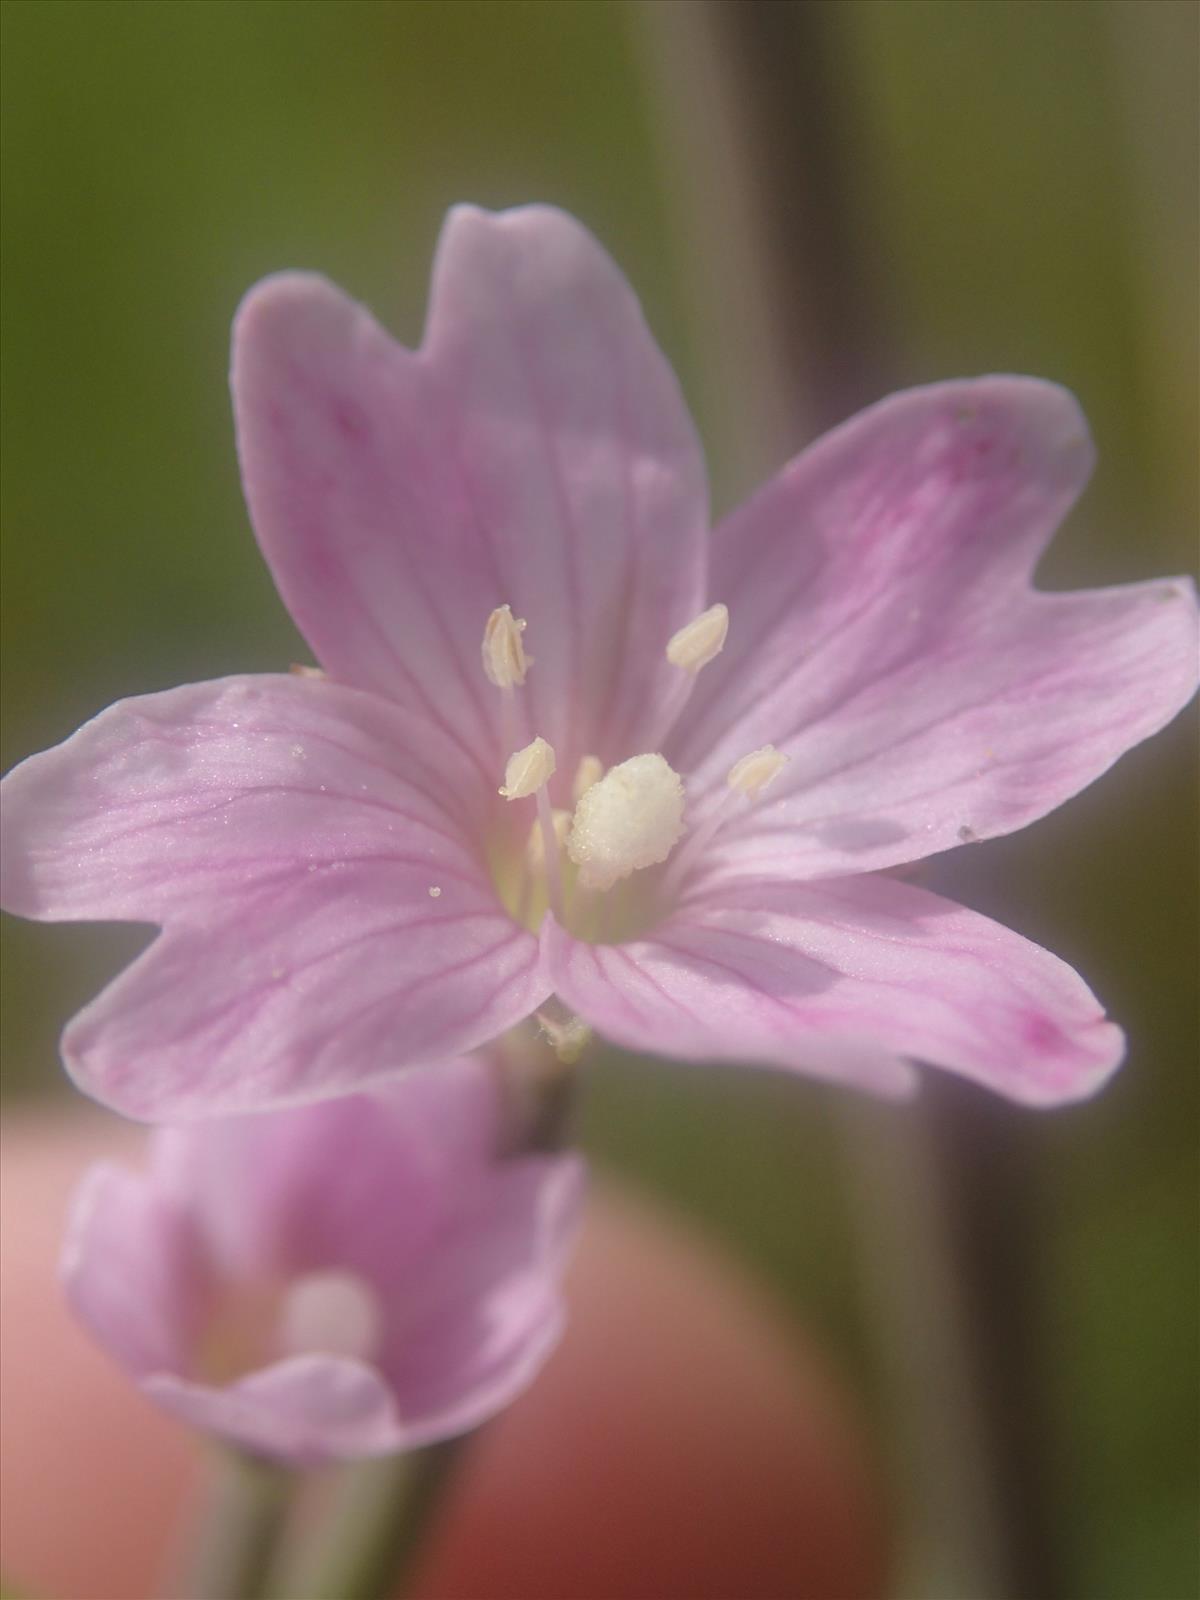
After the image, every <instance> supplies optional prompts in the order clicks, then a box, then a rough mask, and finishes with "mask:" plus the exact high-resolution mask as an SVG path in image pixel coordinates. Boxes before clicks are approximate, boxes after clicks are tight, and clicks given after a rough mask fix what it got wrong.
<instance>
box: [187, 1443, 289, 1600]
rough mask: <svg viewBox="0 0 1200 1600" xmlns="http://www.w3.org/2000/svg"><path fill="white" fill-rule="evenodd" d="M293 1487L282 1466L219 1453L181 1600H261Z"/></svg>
mask: <svg viewBox="0 0 1200 1600" xmlns="http://www.w3.org/2000/svg"><path fill="white" fill-rule="evenodd" d="M295 1483H296V1478H295V1474H294V1473H292V1472H290V1471H289V1470H288V1469H287V1468H286V1467H281V1466H276V1465H275V1464H274V1463H272V1462H269V1461H264V1460H262V1459H261V1458H259V1457H257V1456H250V1455H246V1454H243V1453H242V1452H240V1451H229V1452H224V1453H223V1454H222V1456H221V1458H220V1460H219V1467H218V1475H217V1481H216V1485H215V1487H214V1489H213V1491H212V1494H211V1498H210V1502H209V1505H208V1508H207V1510H206V1512H205V1513H204V1516H203V1519H202V1522H201V1528H200V1536H199V1539H198V1540H197V1542H196V1545H195V1548H194V1551H193V1554H192V1557H191V1560H190V1561H189V1563H188V1567H187V1570H186V1572H185V1574H184V1579H183V1585H182V1593H183V1594H184V1595H185V1596H186V1597H187V1600H263V1597H264V1596H265V1595H267V1594H268V1593H269V1585H270V1578H271V1574H272V1570H273V1568H274V1565H275V1561H276V1556H277V1552H278V1549H279V1543H280V1539H281V1538H282V1535H283V1530H284V1527H285V1525H286V1523H287V1517H288V1510H289V1508H290V1505H291V1500H292V1493H293V1489H294V1487H295Z"/></svg>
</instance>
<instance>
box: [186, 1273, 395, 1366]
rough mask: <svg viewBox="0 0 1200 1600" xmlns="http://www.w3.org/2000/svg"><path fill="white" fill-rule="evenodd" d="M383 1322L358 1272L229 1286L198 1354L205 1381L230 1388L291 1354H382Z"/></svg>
mask: <svg viewBox="0 0 1200 1600" xmlns="http://www.w3.org/2000/svg"><path fill="white" fill-rule="evenodd" d="M382 1332H383V1318H382V1313H381V1310H380V1306H379V1299H378V1296H377V1295H376V1293H375V1291H374V1289H372V1287H371V1286H370V1284H368V1283H367V1282H366V1281H365V1280H364V1279H363V1278H360V1277H359V1276H358V1275H357V1273H352V1272H342V1271H339V1270H332V1271H326V1272H306V1273H303V1274H302V1275H301V1276H300V1277H298V1278H293V1279H292V1280H291V1282H290V1283H284V1284H282V1285H281V1284H280V1283H278V1282H274V1283H262V1282H256V1283H252V1284H250V1283H246V1284H228V1285H226V1286H225V1287H224V1289H223V1290H222V1292H221V1293H220V1295H219V1297H218V1299H217V1301H216V1304H215V1306H214V1309H213V1311H212V1313H211V1315H210V1316H209V1318H208V1321H207V1324H206V1327H205V1330H204V1335H203V1338H202V1339H201V1342H200V1347H199V1350H198V1351H197V1356H196V1367H197V1370H198V1373H199V1375H200V1377H201V1378H203V1379H204V1380H206V1381H207V1382H209V1383H220V1384H225V1383H232V1382H233V1381H234V1380H235V1379H237V1378H241V1377H244V1376H245V1375H246V1373H248V1372H254V1371H256V1370H258V1369H259V1368H261V1367H264V1366H268V1365H269V1364H270V1363H271V1362H273V1361H279V1360H283V1359H284V1358H286V1357H288V1356H298V1355H330V1356H348V1357H352V1358H354V1359H356V1360H359V1361H370V1360H372V1359H373V1358H374V1356H375V1355H376V1354H377V1353H378V1350H379V1344H380V1340H381V1337H382Z"/></svg>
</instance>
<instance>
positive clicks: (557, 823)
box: [525, 807, 571, 872]
mask: <svg viewBox="0 0 1200 1600" xmlns="http://www.w3.org/2000/svg"><path fill="white" fill-rule="evenodd" d="M550 825H551V827H552V828H553V829H554V837H555V839H556V840H557V842H558V848H559V849H560V850H561V849H562V847H563V845H564V844H566V842H567V835H568V834H569V833H570V831H571V813H570V812H569V811H560V810H558V808H557V807H555V808H554V809H553V810H552V811H551V813H550ZM525 860H526V861H527V862H528V863H529V865H530V867H532V868H533V870H534V871H535V872H540V871H541V869H542V868H543V867H544V866H545V865H546V835H545V834H544V832H543V831H542V824H541V820H540V819H539V820H538V821H536V822H535V823H534V825H533V827H532V828H530V830H529V838H528V839H527V840H526V841H525Z"/></svg>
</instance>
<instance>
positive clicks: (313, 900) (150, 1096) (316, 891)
mask: <svg viewBox="0 0 1200 1600" xmlns="http://www.w3.org/2000/svg"><path fill="white" fill-rule="evenodd" d="M427 879H428V872H427V871H426V870H423V869H421V868H416V867H413V866H411V865H408V864H406V863H404V862H402V861H401V862H391V861H388V860H386V859H383V860H380V861H371V862H367V861H348V862H346V863H345V864H339V863H331V864H330V865H328V866H327V867H322V868H320V869H319V870H314V871H313V872H311V873H310V874H309V875H308V876H307V877H304V878H289V879H286V880H284V881H283V882H282V883H278V884H267V885H264V886H263V887H262V888H261V889H260V890H258V891H257V892H256V893H255V894H254V895H253V896H242V897H241V898H240V899H239V900H238V901H237V902H235V903H234V904H232V905H231V907H230V909H229V912H228V914H227V915H226V916H225V918H224V919H222V920H220V921H218V920H217V919H216V918H215V917H213V918H210V919H209V920H208V921H207V922H206V923H205V925H204V926H202V927H198V926H190V925H182V924H180V925H177V926H175V927H172V928H170V929H168V931H167V932H165V933H164V934H163V935H162V936H161V937H160V938H159V939H158V940H157V941H156V942H155V943H154V944H153V945H152V946H151V947H150V949H149V950H148V951H146V953H145V954H144V955H142V956H141V957H139V958H138V960H137V961H135V962H134V963H133V965H132V966H130V967H129V968H127V969H126V971H125V972H124V973H123V974H122V975H121V976H120V977H119V978H117V979H116V980H115V981H114V982H113V983H112V984H110V985H109V987H108V988H107V989H105V990H104V991H103V993H102V994H101V995H100V996H99V997H98V998H97V999H96V1000H94V1001H93V1002H92V1003H91V1005H89V1006H87V1007H85V1009H84V1010H83V1011H81V1012H80V1013H79V1015H78V1016H77V1017H76V1018H75V1019H74V1021H73V1022H72V1023H71V1024H70V1026H69V1027H68V1028H67V1030H66V1032H65V1034H64V1035H63V1060H64V1062H65V1064H66V1066H67V1069H68V1071H69V1072H70V1073H71V1075H72V1076H73V1077H74V1079H75V1081H76V1082H77V1083H78V1084H79V1086H80V1087H81V1088H83V1089H84V1090H85V1091H86V1092H87V1093H89V1094H92V1095H94V1096H95V1097H96V1098H97V1099H100V1100H103V1101H104V1102H105V1103H107V1104H109V1105H112V1106H114V1107H115V1108H116V1109H117V1110H120V1111H123V1112H125V1113H126V1115H129V1116H136V1117H143V1118H146V1119H148V1120H151V1121H179V1120H183V1119H186V1118H189V1117H193V1116H205V1117H208V1116H214V1115H223V1114H227V1113H232V1112H237V1111H244V1110H259V1109H265V1108H267V1107H270V1106H279V1105H287V1104H295V1103H298V1102H302V1101H306V1100H315V1099H320V1098H323V1097H324V1096H327V1095H336V1094H340V1093H350V1092H352V1091H354V1090H356V1089H361V1088H364V1087H366V1086H367V1085H368V1084H370V1083H372V1082H376V1081H379V1080H381V1079H383V1078H385V1077H386V1076H387V1075H388V1074H389V1073H392V1072H395V1071H397V1070H398V1069H400V1068H404V1067H410V1066H415V1065H420V1064H422V1063H424V1062H428V1061H432V1060H434V1059H436V1058H437V1057H439V1056H442V1055H454V1054H457V1053H459V1052H460V1051H463V1050H467V1049H471V1048H473V1047H474V1046H476V1045H479V1044H483V1043H484V1042H486V1041H487V1040H488V1039H491V1038H493V1037H495V1036H496V1035H497V1034H499V1033H502V1032H504V1030H505V1029H507V1028H509V1027H512V1026H514V1025H515V1024H516V1023H517V1022H519V1021H520V1020H521V1019H522V1018H523V1017H525V1016H526V1015H528V1013H529V1012H530V1011H531V1010H532V1009H534V1008H535V1007H536V1006H537V1005H539V1004H540V1003H541V1002H542V1001H543V1000H544V999H545V997H546V995H547V994H548V993H549V986H548V984H547V983H546V982H545V980H544V979H543V978H542V977H541V974H540V968H539V960H538V946H537V942H536V940H535V939H533V937H532V936H531V935H529V934H528V933H526V932H524V930H522V929H519V928H518V927H517V926H516V925H515V924H514V923H513V922H512V921H511V920H510V919H509V917H508V916H507V915H506V914H505V913H504V912H503V911H500V910H499V909H498V908H497V907H496V905H495V904H494V901H493V900H492V899H491V898H490V896H489V895H487V894H485V892H484V891H483V889H482V888H480V887H476V886H474V885H472V884H470V883H469V882H466V881H465V880H464V881H458V880H451V881H448V882H447V883H446V886H445V888H444V890H443V894H442V897H441V899H439V900H436V901H435V900H430V899H429V896H428V893H427V891H426V882H427Z"/></svg>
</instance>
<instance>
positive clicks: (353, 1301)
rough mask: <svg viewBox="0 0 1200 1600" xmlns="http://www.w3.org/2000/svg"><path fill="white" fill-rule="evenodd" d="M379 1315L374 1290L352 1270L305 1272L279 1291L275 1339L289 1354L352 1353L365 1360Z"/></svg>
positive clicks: (373, 1347)
mask: <svg viewBox="0 0 1200 1600" xmlns="http://www.w3.org/2000/svg"><path fill="white" fill-rule="evenodd" d="M382 1324H383V1319H382V1317H381V1316H380V1312H379V1301H378V1299H377V1298H376V1295H375V1291H374V1290H373V1289H372V1288H371V1286H370V1284H369V1283H367V1282H366V1281H365V1279H363V1278H360V1277H359V1276H358V1274H357V1273H353V1272H309V1273H306V1274H305V1275H304V1277H302V1278H297V1279H296V1280H295V1282H294V1283H293V1284H291V1285H290V1287H289V1288H288V1291H287V1293H286V1295H285V1296H284V1300H283V1306H282V1308H281V1310H280V1313H279V1324H278V1329H279V1331H278V1338H279V1342H280V1344H281V1345H282V1346H283V1349H284V1350H285V1351H286V1352H287V1353H288V1354H289V1355H316V1354H318V1353H319V1354H321V1355H331V1356H352V1357H356V1358H358V1359H359V1360H370V1358H371V1357H372V1356H374V1355H375V1353H376V1351H377V1350H378V1348H379V1339H380V1335H381V1333H382V1331H383V1325H382Z"/></svg>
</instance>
